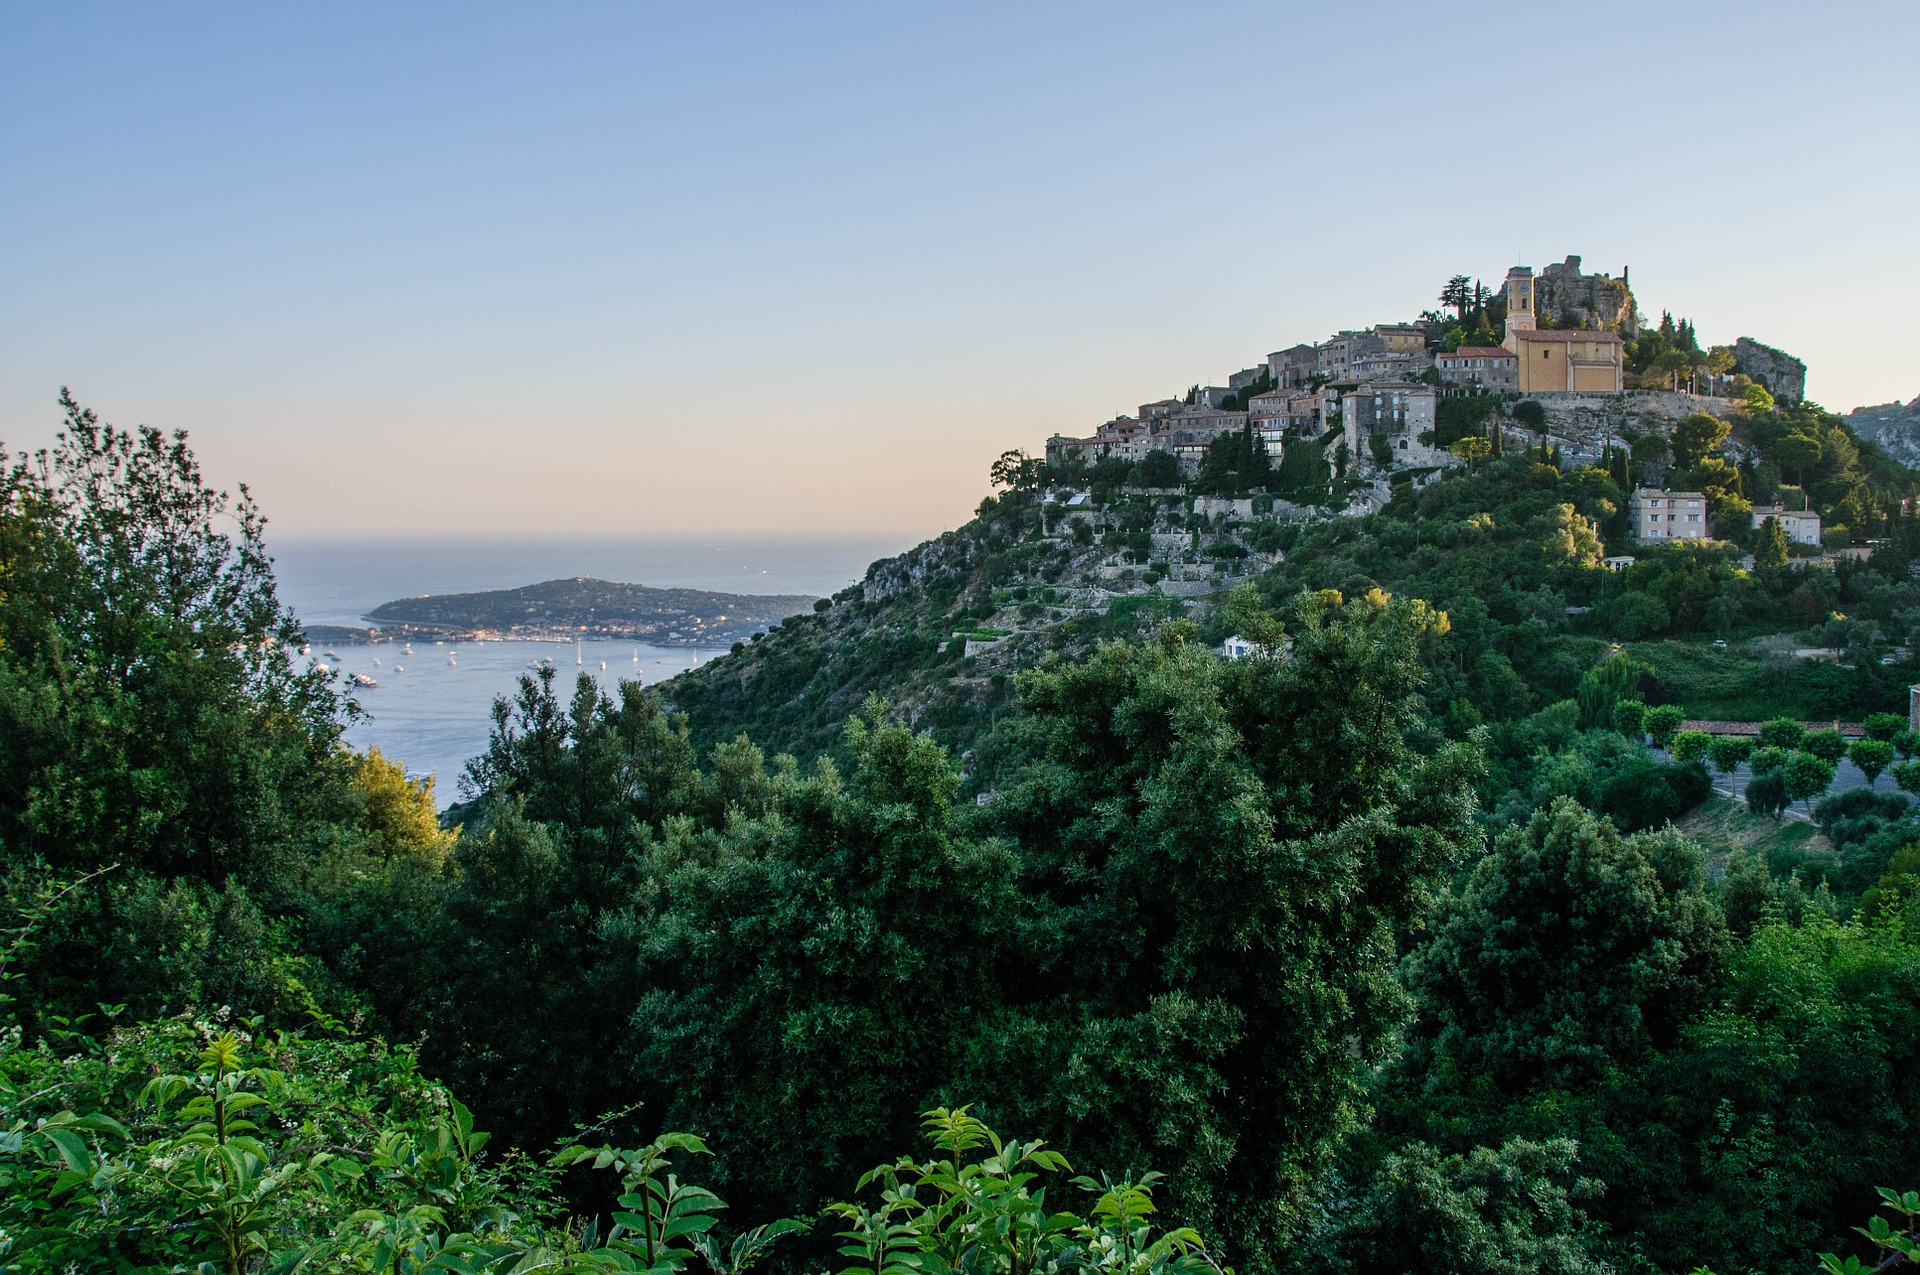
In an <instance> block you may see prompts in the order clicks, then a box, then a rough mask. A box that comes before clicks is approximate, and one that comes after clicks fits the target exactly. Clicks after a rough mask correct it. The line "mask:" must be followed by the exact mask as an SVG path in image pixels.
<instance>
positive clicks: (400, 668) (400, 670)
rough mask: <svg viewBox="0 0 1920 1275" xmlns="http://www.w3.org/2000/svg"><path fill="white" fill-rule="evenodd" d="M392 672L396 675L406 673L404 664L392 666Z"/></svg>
mask: <svg viewBox="0 0 1920 1275" xmlns="http://www.w3.org/2000/svg"><path fill="white" fill-rule="evenodd" d="M393 671H394V672H396V673H404V672H406V671H407V666H406V665H404V664H396V665H394V666H393Z"/></svg>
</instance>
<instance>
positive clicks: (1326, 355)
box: [1314, 332, 1381, 381]
mask: <svg viewBox="0 0 1920 1275" xmlns="http://www.w3.org/2000/svg"><path fill="white" fill-rule="evenodd" d="M1380 350H1381V345H1380V338H1379V337H1377V336H1375V335H1374V334H1373V333H1372V332H1336V333H1335V334H1334V335H1333V336H1331V337H1329V338H1327V339H1326V340H1325V341H1322V342H1321V343H1320V344H1319V345H1316V346H1315V347H1314V353H1315V355H1316V356H1317V358H1318V359H1319V372H1320V375H1322V376H1330V377H1332V378H1333V379H1334V380H1336V381H1341V380H1345V379H1346V378H1347V377H1349V376H1351V375H1353V360H1354V359H1355V358H1356V357H1358V356H1359V355H1362V354H1378V353H1379V352H1380Z"/></svg>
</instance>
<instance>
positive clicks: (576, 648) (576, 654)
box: [573, 638, 586, 665]
mask: <svg viewBox="0 0 1920 1275" xmlns="http://www.w3.org/2000/svg"><path fill="white" fill-rule="evenodd" d="M573 662H574V664H575V665H580V664H585V663H586V660H584V659H582V658H581V656H580V639H579V638H575V639H574V640H573Z"/></svg>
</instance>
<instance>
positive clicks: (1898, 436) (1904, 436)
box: [1847, 397, 1920, 467]
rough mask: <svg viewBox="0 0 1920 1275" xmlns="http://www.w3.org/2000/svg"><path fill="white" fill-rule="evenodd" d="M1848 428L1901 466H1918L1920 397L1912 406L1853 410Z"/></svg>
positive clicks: (1919, 465) (1898, 404)
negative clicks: (1877, 446)
mask: <svg viewBox="0 0 1920 1275" xmlns="http://www.w3.org/2000/svg"><path fill="white" fill-rule="evenodd" d="M1847 426H1848V428H1850V429H1852V430H1853V432H1854V433H1856V434H1858V435H1859V436H1860V437H1862V438H1864V439H1866V440H1867V441H1868V442H1870V443H1876V444H1878V445H1879V447H1880V450H1881V451H1883V452H1885V453H1886V454H1887V455H1889V456H1891V457H1893V459H1895V460H1897V461H1899V462H1900V463H1901V464H1903V465H1911V466H1915V467H1920V397H1917V398H1915V399H1914V400H1913V402H1911V403H1882V404H1880V405H1879V406H1877V407H1856V408H1854V409H1853V411H1852V412H1851V413H1849V414H1848V416H1847Z"/></svg>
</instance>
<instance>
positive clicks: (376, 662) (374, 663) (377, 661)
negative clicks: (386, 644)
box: [373, 655, 380, 668]
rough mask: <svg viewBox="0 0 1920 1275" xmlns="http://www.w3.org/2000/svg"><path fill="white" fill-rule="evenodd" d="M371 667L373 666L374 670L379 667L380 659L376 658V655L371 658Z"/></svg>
mask: <svg viewBox="0 0 1920 1275" xmlns="http://www.w3.org/2000/svg"><path fill="white" fill-rule="evenodd" d="M373 666H374V667H375V668H379V667H380V657H379V656H377V655H376V656H374V657H373Z"/></svg>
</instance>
